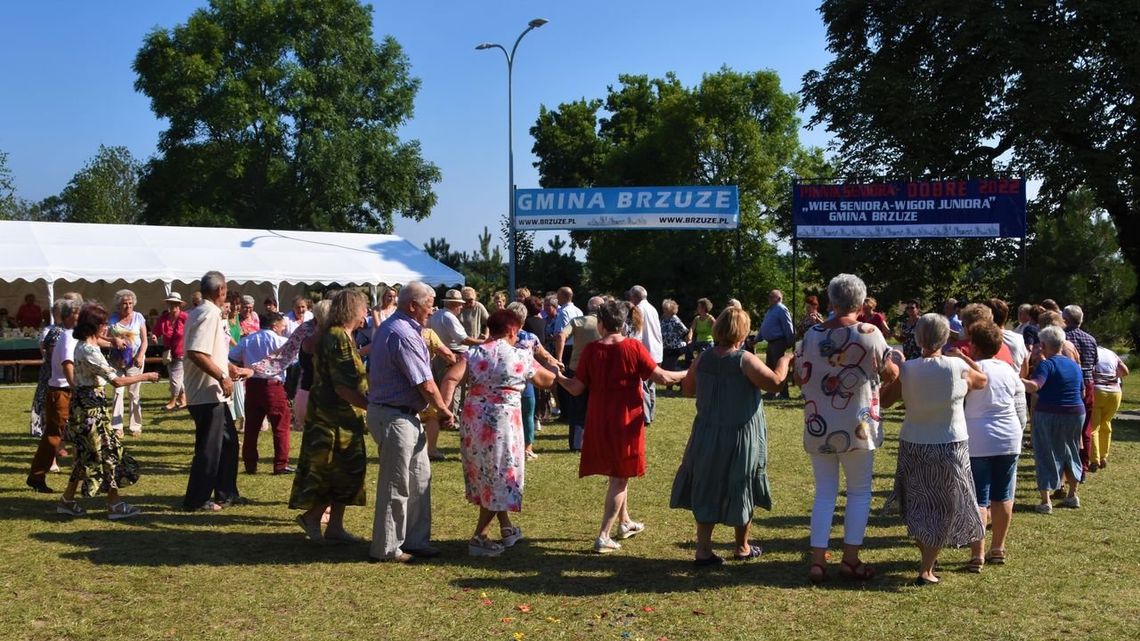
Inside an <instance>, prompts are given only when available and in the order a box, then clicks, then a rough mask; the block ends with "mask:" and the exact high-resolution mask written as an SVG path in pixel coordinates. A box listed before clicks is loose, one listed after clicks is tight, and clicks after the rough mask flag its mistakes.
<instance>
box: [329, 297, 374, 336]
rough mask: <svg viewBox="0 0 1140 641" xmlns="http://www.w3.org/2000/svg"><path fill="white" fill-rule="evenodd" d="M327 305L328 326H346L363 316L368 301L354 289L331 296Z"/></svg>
mask: <svg viewBox="0 0 1140 641" xmlns="http://www.w3.org/2000/svg"><path fill="white" fill-rule="evenodd" d="M330 302H331V305H329V315H328V326H329V327H337V326H341V325H348V324H349V323H351V322H352V321H353V320H354V319H357V318H360V317H362V316H364V312H365V311H366V310H367V309H368V300H367V299H366V298H365V297H364V294H362V293H360V292H359V291H357V290H355V289H342V290H340V291H339V292H337V293H336V294H334V295H333V297H332V301H330Z"/></svg>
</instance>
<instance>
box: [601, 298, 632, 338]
mask: <svg viewBox="0 0 1140 641" xmlns="http://www.w3.org/2000/svg"><path fill="white" fill-rule="evenodd" d="M628 318H629V308H628V307H626V305H625V303H624V302H621V301H616V300H614V301H609V302H608V303H605V304H604V305H602V306H601V308H600V309H598V324H599V325H601V326H602V327H604V328H606V330H608V331H611V332H617V331H621V328H622V327H623V326H624V325H625V322H626V320H627V319H628Z"/></svg>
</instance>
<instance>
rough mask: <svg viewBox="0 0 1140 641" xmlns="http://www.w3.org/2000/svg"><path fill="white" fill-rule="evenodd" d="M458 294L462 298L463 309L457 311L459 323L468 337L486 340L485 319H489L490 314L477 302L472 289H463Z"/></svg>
mask: <svg viewBox="0 0 1140 641" xmlns="http://www.w3.org/2000/svg"><path fill="white" fill-rule="evenodd" d="M459 293H460V296H461V297H462V298H463V307H462V308H461V309H460V310H459V323H460V324H461V325H463V329H464V331H466V332H467V335H468V336H475V337H477V338H479V339H481V340H482V339H486V338H487V319H488V318H490V317H491V313H490V312H488V311H487V308H486V307H484V306H483V303H480V302H479V297H478V295H477V294H476V292H475V288H474V287H464V288H463V289H461V290H459Z"/></svg>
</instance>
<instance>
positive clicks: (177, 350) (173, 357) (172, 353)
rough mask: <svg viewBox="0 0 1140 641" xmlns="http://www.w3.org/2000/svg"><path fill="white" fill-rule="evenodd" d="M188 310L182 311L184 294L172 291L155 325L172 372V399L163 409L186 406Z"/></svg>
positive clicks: (168, 366) (156, 333)
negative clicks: (183, 383)
mask: <svg viewBox="0 0 1140 641" xmlns="http://www.w3.org/2000/svg"><path fill="white" fill-rule="evenodd" d="M186 318H187V314H186V312H184V311H182V295H181V294H179V293H178V292H172V293H171V294H170V296H167V297H166V311H164V312H162V316H159V318H158V322H157V323H155V325H154V334H155V337H157V338H161V339H162V346H163V348H164V351H165V352H166V355H164V357H163V360H164V361H166V369H167V371H168V372H170V400H169V401H167V403H166V405H164V406H163V408H162V409H164V410H166V411H168V412H169V411H171V410H173V409H178V408H183V407H186V390H185V389H184V388H183V385H182V372H183V361H184V359H185V357H186V349H185V347H184V344H183V343H184V341H185V334H186Z"/></svg>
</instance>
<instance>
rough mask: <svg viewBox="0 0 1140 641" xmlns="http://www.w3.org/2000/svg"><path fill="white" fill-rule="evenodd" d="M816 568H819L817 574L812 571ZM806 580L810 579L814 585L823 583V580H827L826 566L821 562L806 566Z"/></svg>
mask: <svg viewBox="0 0 1140 641" xmlns="http://www.w3.org/2000/svg"><path fill="white" fill-rule="evenodd" d="M816 568H819V574H816V573H815V572H813V571H812V570H814V569H816ZM808 580H809V581H811V582H812V583H814V584H816V585H819V584H820V583H823V582H824V581H826V580H827V566H826V565H824V564H822V563H812V564H811V567H810V568H808Z"/></svg>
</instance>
